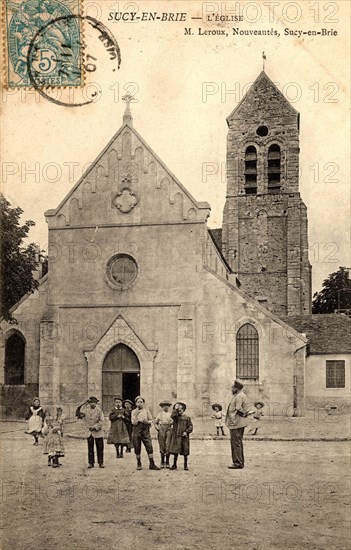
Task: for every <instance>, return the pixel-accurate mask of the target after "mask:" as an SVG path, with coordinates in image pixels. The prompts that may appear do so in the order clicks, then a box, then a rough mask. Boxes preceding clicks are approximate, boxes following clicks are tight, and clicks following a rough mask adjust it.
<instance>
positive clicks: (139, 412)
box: [26, 396, 264, 470]
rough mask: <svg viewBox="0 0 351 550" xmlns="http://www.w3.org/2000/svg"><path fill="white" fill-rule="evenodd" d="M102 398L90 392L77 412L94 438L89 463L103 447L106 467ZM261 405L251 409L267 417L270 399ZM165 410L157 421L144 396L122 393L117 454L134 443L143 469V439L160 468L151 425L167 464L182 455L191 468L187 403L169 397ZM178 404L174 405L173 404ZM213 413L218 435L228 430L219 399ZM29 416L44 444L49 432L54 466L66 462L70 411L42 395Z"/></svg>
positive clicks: (113, 423) (113, 419)
mask: <svg viewBox="0 0 351 550" xmlns="http://www.w3.org/2000/svg"><path fill="white" fill-rule="evenodd" d="M98 403H99V400H98V399H97V398H96V397H89V399H88V400H87V401H84V403H82V404H81V405H79V406H78V408H77V410H76V416H77V418H78V419H80V420H83V423H84V426H85V429H86V437H87V442H88V467H89V468H93V467H94V464H95V453H94V444H95V447H96V452H97V461H98V464H99V467H100V468H104V439H103V420H104V416H103V412H102V410H101V409H100V408H99V407H98ZM254 405H255V410H254V411H250V413H249V414H252V415H253V418H254V419H255V422H257V421H259V420H260V418H261V416H263V412H262V409H263V407H264V403H262V402H261V401H257V402H256V403H255V404H254ZM159 406H160V408H161V411H160V412H159V414H158V415H157V416H156V418H155V419H154V420H153V418H152V415H151V413H150V411H149V410H148V409H147V408H146V406H145V400H144V398H143V397H141V396H138V397H136V399H135V401H134V403H133V402H132V401H131V400H130V399H125V400H123V399H122V397H120V396H116V397H115V399H114V407H113V409H112V411H111V412H110V414H109V420H110V430H109V434H108V437H107V443H108V444H110V445H114V446H115V449H116V458H117V459H119V458H123V451H124V449H126V453H130V452H131V449H132V448H133V447H134V451H135V456H136V460H137V469H138V470H141V469H142V464H141V445H142V444H143V445H144V447H145V450H146V452H147V454H148V458H149V469H150V470H160V468H159V467H158V466H156V464H155V462H154V457H153V445H152V440H151V435H150V427H151V426H152V425H154V426H155V428H156V430H157V439H158V444H159V449H160V456H161V468H169V469H171V470H176V469H177V461H178V456H179V455H182V456H183V457H184V470H188V457H189V454H190V444H189V435H190V434H191V433H192V431H193V424H192V421H191V419H190V417H189V416H188V415H186V414H185V411H186V404H185V403H182V402H179V401H178V402H177V403H175V404H174V405H173V407H172V403H171V402H170V401H168V400H164V401H161V403H160V404H159ZM171 407H172V410H170V408H171ZM212 409H213V411H214V412H213V414H212V418H214V419H215V427H216V430H217V436H219V435H220V432H221V435H223V436H224V435H225V432H224V424H225V415H224V413H223V408H222V406H221V405H220V404H219V403H215V404H213V405H212ZM26 420H28V428H27V432H26V433H29V434H31V435H32V436H33V437H34V445H38V441H39V437H40V436H42V437H44V438H45V439H44V454H47V455H48V466H52V467H54V468H56V467H58V466H61V463H60V462H59V458H60V457H62V456H64V444H63V426H64V420H65V417H64V414H63V411H62V408H61V407H56V413H55V414H54V415H51V414H50V411H48V410H47V411H44V410H43V408H42V407H41V405H40V400H39V398H38V397H36V398H35V399H34V400H33V405H32V406H31V407H30V408H29V410H28V412H27V415H26ZM257 430H258V426H254V427H253V429H252V431H251V435H256V434H257ZM171 455H172V456H173V464H172V466H171V465H170V456H171Z"/></svg>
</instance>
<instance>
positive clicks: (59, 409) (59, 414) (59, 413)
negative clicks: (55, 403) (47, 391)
mask: <svg viewBox="0 0 351 550" xmlns="http://www.w3.org/2000/svg"><path fill="white" fill-rule="evenodd" d="M55 420H56V421H57V422H58V423H59V425H60V433H61V437H63V424H64V422H65V420H66V416H65V415H64V414H63V410H62V407H56V419H55Z"/></svg>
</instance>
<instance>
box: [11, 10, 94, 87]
mask: <svg viewBox="0 0 351 550" xmlns="http://www.w3.org/2000/svg"><path fill="white" fill-rule="evenodd" d="M4 1H5V37H6V42H5V70H6V75H7V86H8V88H24V87H25V88H27V87H33V80H34V81H35V84H36V87H37V88H49V87H60V86H66V87H67V86H69V87H79V86H82V84H83V76H84V75H83V63H82V52H83V46H82V43H83V40H82V32H81V25H80V22H81V19H80V9H81V0H4ZM30 50H31V71H32V75H30V74H29V71H28V54H29V51H30Z"/></svg>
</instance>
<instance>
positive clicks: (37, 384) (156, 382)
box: [0, 73, 311, 417]
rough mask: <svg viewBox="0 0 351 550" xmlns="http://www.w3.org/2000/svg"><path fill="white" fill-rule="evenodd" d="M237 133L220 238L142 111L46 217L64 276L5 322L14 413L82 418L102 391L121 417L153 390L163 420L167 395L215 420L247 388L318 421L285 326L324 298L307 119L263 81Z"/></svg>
mask: <svg viewBox="0 0 351 550" xmlns="http://www.w3.org/2000/svg"><path fill="white" fill-rule="evenodd" d="M228 126H229V133H228V159H227V161H228V189H227V198H226V204H225V209H224V216H223V230H222V234H221V232H220V231H219V230H214V231H211V230H209V228H208V227H207V219H208V217H209V214H210V206H209V204H208V203H206V202H198V201H196V200H195V199H194V198H193V197H192V196H191V194H190V193H189V192H188V191H187V190H186V189H185V188H184V187H183V185H182V184H181V183H180V182H179V181H178V180H177V178H176V177H175V176H174V175H173V174H172V173H171V172H170V171H169V170H168V168H167V167H166V166H165V165H164V163H163V162H162V160H161V159H159V158H158V156H157V155H156V154H155V153H154V152H153V150H152V149H151V148H150V147H149V146H148V145H147V143H146V142H145V141H144V139H143V138H142V137H141V136H140V135H139V134H138V132H137V131H136V130H135V128H134V125H133V120H132V116H131V113H130V110H129V104H127V108H126V112H125V114H124V117H123V124H122V126H121V128H120V129H119V130H118V132H117V133H116V134H115V136H114V137H113V138H112V139H111V141H110V142H109V143H108V144H107V146H106V147H105V149H104V150H103V151H102V152H101V154H100V155H99V156H98V158H97V159H96V161H95V162H94V163H93V165H92V166H91V168H90V169H89V170H88V171H87V172H86V174H85V175H84V176H83V177H82V178H81V179H80V180H79V181H78V183H77V184H76V185H75V187H74V188H73V189H72V190H71V192H70V193H69V194H68V195H67V196H66V197H65V199H64V200H63V201H62V202H61V204H60V205H59V206H58V207H57V208H56V209H54V210H49V211H47V212H46V213H45V216H46V220H47V223H48V228H49V272H48V274H47V275H46V276H45V277H44V278H42V279H41V281H40V286H39V290H38V291H37V292H35V293H34V294H31V295H29V296H25V297H24V298H23V299H22V300H21V302H20V303H19V304H17V305H16V306H15V307H14V308H13V315H14V317H15V318H16V319H17V321H18V324H17V325H13V324H12V325H9V324H7V323H6V322H4V321H3V322H2V324H1V329H2V347H1V350H0V351H1V357H0V361H1V365H2V369H1V373H2V378H3V379H2V383H3V390H4V391H3V396H4V404H3V407H5V408H6V407H8V406H9V403H10V402H11V399H12V400H13V399H15V400H17V402H24V401H25V400H26V399H27V400H28V399H29V398H30V397H31V396H33V395H35V394H37V393H38V394H39V396H40V398H41V400H42V403H43V404H44V405H54V404H58V403H60V404H61V406H62V407H63V408H64V409H65V411H66V413H67V415H68V416H71V417H73V413H74V409H75V407H76V405H77V403H79V402H80V401H82V400H83V399H85V398H86V397H88V396H89V395H96V396H97V397H98V398H99V399H100V400H101V401H102V405H103V409H104V410H105V412H108V409H109V407H110V406H111V403H112V400H113V396H114V395H116V394H122V395H123V397H124V398H134V397H135V396H136V395H137V394H139V393H141V394H142V395H143V396H144V397H145V399H146V401H147V403H148V405H149V406H150V408H151V410H152V411H153V412H156V411H157V410H158V403H159V402H160V401H161V399H165V398H168V399H171V400H172V401H175V400H176V399H177V400H182V401H185V402H186V403H187V404H188V408H189V411H190V414H194V415H201V414H207V413H208V411H209V410H210V405H211V403H213V402H215V401H216V402H220V403H223V404H225V403H226V402H227V401H228V399H229V397H230V386H231V383H232V381H233V379H234V378H235V377H238V378H240V379H242V380H243V382H244V384H245V386H246V390H247V394H248V396H249V399H250V400H255V399H260V400H263V401H264V402H265V403H266V404H267V406H270V407H271V410H272V411H273V410H274V412H275V414H293V412H295V413H297V414H300V413H301V412H303V408H304V368H305V349H306V345H307V339H306V337H305V336H304V335H303V334H301V333H299V332H297V331H296V330H295V329H294V328H292V327H291V326H290V325H289V324H287V323H286V322H285V321H283V320H282V319H280V315H289V314H291V315H292V314H295V315H296V314H301V313H304V312H306V313H309V312H310V302H311V291H310V276H311V275H310V265H309V263H308V257H307V248H308V245H307V217H306V208H305V206H304V204H303V203H302V201H301V198H300V195H299V189H298V152H299V149H298V148H299V141H298V114H297V113H296V111H295V110H294V109H293V108H292V107H291V106H290V105H289V104H288V102H287V101H286V100H285V99H284V97H283V96H282V95H281V93H280V92H279V91H278V90H277V88H276V87H275V86H274V84H273V83H272V82H271V81H270V80H269V78H268V77H267V76H266V75H265V73H261V74H260V75H259V77H258V78H257V80H256V82H255V83H254V84H253V86H252V88H251V89H250V90H249V92H248V94H247V95H246V96H245V98H244V99H243V101H242V102H241V104H239V105H238V107H237V108H236V109H235V111H234V112H233V113H232V114H231V115H230V116H229V118H228ZM266 129H267V130H268V132H267V134H266V135H260V134H265V132H266ZM254 150H255V151H254ZM16 346H17V347H16ZM14 350H15V352H14ZM16 350H17V351H16ZM6 400H7V401H6Z"/></svg>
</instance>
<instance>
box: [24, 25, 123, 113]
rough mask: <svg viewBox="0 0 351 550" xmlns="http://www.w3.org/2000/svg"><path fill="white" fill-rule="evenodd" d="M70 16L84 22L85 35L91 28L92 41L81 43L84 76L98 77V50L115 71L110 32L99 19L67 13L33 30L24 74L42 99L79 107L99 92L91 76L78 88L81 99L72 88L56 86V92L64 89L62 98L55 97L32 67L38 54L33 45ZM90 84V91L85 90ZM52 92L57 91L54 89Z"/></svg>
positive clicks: (116, 52) (118, 54)
mask: <svg viewBox="0 0 351 550" xmlns="http://www.w3.org/2000/svg"><path fill="white" fill-rule="evenodd" d="M73 19H77V20H79V21H80V22H86V23H87V26H86V30H85V33H86V35H88V34H89V29H90V30H91V31H93V37H91V38H92V40H89V41H88V43H89V45H87V44H85V45H84V62H83V69H85V71H86V75H94V77H96V76H98V72H96V71H97V65H98V57H99V56H100V57H101V54H102V52H103V55H104V57H106V55H108V58H109V62H110V68H111V69H112V72H115V71H117V70H118V69H119V68H120V64H121V52H120V48H119V46H118V42H117V40H116V39H115V37H114V36H113V34H112V33H111V32H110V31H109V29H108V28H107V27H105V25H104V24H103V23H101V21H98V20H96V19H94V18H93V17H90V16H88V15H86V16H82V15H77V16H75V15H69V16H63V17H60V18H58V19H54V20H51V21H49V22H48V23H47V24H46V25H44V26H43V27H42V28H40V29H39V30H38V31H37V33H36V34H35V35H34V36H33V38H32V40H31V41H30V44H29V48H28V53H27V73H28V76H29V80H30V84H31V86H32V87H33V88H34V89H35V90H36V91H37V92H38V93H39V94H40V95H41V96H42V97H43V98H44V99H46V100H48V101H51V102H52V103H55V104H56V105H63V106H65V107H81V106H83V105H88V104H89V103H92V102H94V101H95V100H98V99H99V95H100V94H101V90H100V87H99V86H98V85H97V83H96V82H94V81H92V80H91V78H86V79H85V80H86V81H85V83H84V86H83V87H81V88H79V90H80V91H81V99H80V100H78V101H77V98H74V97H73V98H72V94H71V93H70V90H71V89H72V88H60V91H64V92H65V93H64V94H63V96H64V97H62V94H61V95H60V98H57V97H56V96H54V95H53V94H52V93H51V92H50V90H51V91H52V90H53V88H48V89H47V88H45V87H43V86H42V85H41V78H40V73H39V72H38V71H37V69H36V62H37V57H38V47H37V45H38V42H39V43H40V37H41V36H42V35H44V36H46V35H47V34H48V33H50V30H51V28H52V27H54V28H55V27H56V25H57V24H61V23H62V22H67V21H68V22H69V21H71V20H73ZM98 52H99V53H98ZM96 56H97V57H96ZM90 86H92V87H93V91H88V90H89V87H90ZM55 91H57V90H56V89H55ZM67 92H68V93H67Z"/></svg>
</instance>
